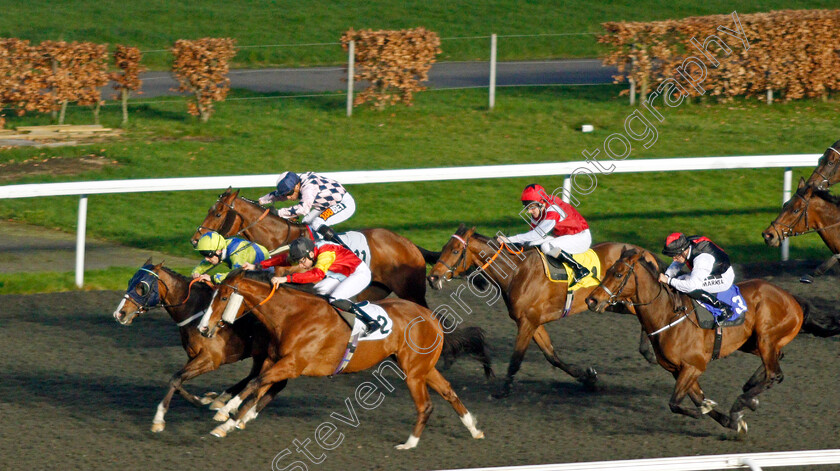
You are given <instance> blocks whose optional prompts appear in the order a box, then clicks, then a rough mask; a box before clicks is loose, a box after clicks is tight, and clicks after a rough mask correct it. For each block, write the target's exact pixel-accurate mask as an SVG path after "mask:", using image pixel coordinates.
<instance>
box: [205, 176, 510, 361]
mask: <svg viewBox="0 0 840 471" xmlns="http://www.w3.org/2000/svg"><path fill="white" fill-rule="evenodd" d="M207 231H216V232H218V233H220V234H222V235H223V236H225V237H232V236H237V237H240V236H244V237H245V238H246V239H248V240H250V241H252V242H256V243H258V244H260V245H262V246H264V247H267V248H268V249H269V250H271V249H274V248H277V247H281V246H283V245H286V244H288V243H290V242H291V241H293V240H295V239H297V238H299V237H302V236H307V237H311V236H312V234H311V232H310V231H309V229H308V228H307V226H306V225H304V224H296V223H293V222H290V221H289V220H287V219H285V218H281V217H279V216H277V215H276V214H274V213H272V212H271V211H269V210H268V209H265V208H263V207H262V206H260V205H259V203H257V202H255V201H252V200H249V199H247V198H243V197H241V196H239V190H237V191H232V190H231V189H230V188H228V189H227V191H225V192H224V193H222V194H221V195H220V196H219V199H218V200H217V201H216V203H215V204H214V205H213V206H212V207H211V208H210V210H209V211H208V212H207V217H205V218H204V222H202V223H201V225H200V226H199V227H198V229H196V231H195V234H193V236H192V239H191V242H192V244H193V245H195V244H196V243H197V242H198V239H199V238H200V237H201V235H202V234H204V233H205V232H207ZM359 232H361V233H362V234H364V235H365V237H366V238H367V241H368V245H369V246H370V252H371V253H370V254H369V260H365V261H366V262H369V263H368V265H369V266H370V271H371V283H370V286H368V288H366V289H365V290H364V291H362V292H361V293H360V294H359V295H358V296H357V298H358V300H359V301H365V300H368V301H374V300H378V299H383V298H385V297H387V296H388V294H390V293H391V292H393V293H394V294H395V295H397V296H399V297H400V298H403V299H408V300H409V301H414V302H415V303H417V304H419V305H421V306H423V307H427V306H428V305H427V304H426V283H425V276H426V263H427V262H428V263H430V264H433V263H435V262H436V261H437V257H438V255H439V253H438V252H430V251H428V250H426V249H423V248H422V247H418V246H416V245H414V244H413V243H412V242H411V241H410V240H408V239H406V238H405V237H402V236H400V235H398V234H395V233H394V232H391V231H389V230H387V229H364V230H361V231H359ZM357 255H360V258H362V259H363V260H364V259H365V258H364V255H365V254H357ZM458 329H459V330H461V329H463V330H467V331H469V332H466V333H464V335H462V336H461V337H460V338H463V339H469V340H468V343H467V344H465V345H459V346H458V347H459V351H460V352H462V353H466V354H469V355H471V356H473V357H474V358H476V360H478V361H479V362H480V363H481V365H482V367H483V368H484V374H485V376H487V377H488V378H490V377H493V376H494V374H493V369H492V366H491V359H490V353H489V351H488V348H487V346H486V345H485V343H484V332H483V330H481V329H480V328H478V327H469V326H459V327H458ZM454 347H455V346H454V345H453V344H451V343H447V345H446V346H445V348H444V351H443V358H444V360H445V361H446V364H447V365H448V364H451V363H452V362H453V361H454V360H455V354H454V353H453V352H454V351H455V349H454Z"/></svg>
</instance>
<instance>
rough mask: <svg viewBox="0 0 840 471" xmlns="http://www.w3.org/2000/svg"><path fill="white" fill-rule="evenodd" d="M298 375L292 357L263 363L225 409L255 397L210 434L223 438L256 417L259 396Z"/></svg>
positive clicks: (220, 410) (223, 409)
mask: <svg viewBox="0 0 840 471" xmlns="http://www.w3.org/2000/svg"><path fill="white" fill-rule="evenodd" d="M299 375H300V373H299V372H298V369H297V368H296V366H295V359H294V357H291V356H287V357H283V358H281V359H280V360H279V361H277V362H276V363H272V362H270V361H268V360H267V361H265V362H264V363H263V368H262V372H261V373H260V375H259V376H257V377H256V378H254V379H253V380H251V382H249V383H248V385H247V386H245V389H244V390H242V392H241V393H239V395H237V396H236V397H234V398H233V399H231V400H230V401H229V402H228V403H227V404H225V408H228V407H229V406H230V405H231V403H233V402H234V401H235V400H237V399H239V402H240V403H241V401H242V400H244V399H246V398H248V397H249V396H250V395H251V394H252V393H257V395H256V397H255V398H253V399H252V400H249V401H248V403H247V404H246V406H247V407H242V408H240V410H239V413H238V415H237V418H236V419H232V418H228V419H227V421H225V423H223V424H221V425H219V426H218V427H216V428H214V429H213V430H212V431H211V432H210V434H211V435H213V436H215V437H219V438H222V437H225V436H227V434H228V432H230V431H231V430H233V428H234V427H236V426H237V425H238V424H239V422H240V421H242V423H245V422H247V421H248V420H251V419H253V418H254V417H256V415H257V410H256V408H255V407H254V406H255V405H256V404H257V402H258V401H259V399H260V397H261V395H264V394H265V393H266V391H268V390H269V389H270V388H271V386H272V385H274V384H276V383H279V382H281V381H285V380H288V379H291V378H296V377H298V376H299ZM238 405H239V404H237V406H238ZM225 408H222V409H219V412H222V411H225ZM225 412H226V413H229V412H230V410H229V409H228V410H227V411H225Z"/></svg>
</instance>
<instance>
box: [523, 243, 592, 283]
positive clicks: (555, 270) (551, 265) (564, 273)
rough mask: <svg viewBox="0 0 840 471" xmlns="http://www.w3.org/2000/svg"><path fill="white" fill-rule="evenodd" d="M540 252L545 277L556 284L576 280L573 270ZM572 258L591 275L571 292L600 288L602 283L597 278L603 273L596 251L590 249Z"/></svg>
mask: <svg viewBox="0 0 840 471" xmlns="http://www.w3.org/2000/svg"><path fill="white" fill-rule="evenodd" d="M538 251H539V253H540V258H541V259H542V262H543V267H544V268H545V276H547V277H548V279H549V280H551V281H553V282H554V283H568V281H569V280H572V279H574V276H575V272H574V271H573V270H572V269H571V268H569V267H567V266H566V265H565V264H563V263H560V261H559V260H557V259H556V258H554V257H547V256H546V255H545V254H544V253H543V252H542V250H538ZM572 258H574V259H575V260H576V261H577V262H578V263H580V264H581V265H583V266H584V267H586V268H588V269H589V272H590V274H589V276H587V277H586V278H584V279H582V280H580V281H578V282H577V283H575V284H574V285H572V286H570V287H569V291H576V290H579V289H580V288H588V287H590V286H598V285H599V284H600V283H601V282H600V280H598V278H597V277H598V275H599V274H600V272H601V260H600V259H599V258H598V254H597V253H595V251H594V250H592V249H589V250H587V251H586V252H583V253H577V254H574V255H572Z"/></svg>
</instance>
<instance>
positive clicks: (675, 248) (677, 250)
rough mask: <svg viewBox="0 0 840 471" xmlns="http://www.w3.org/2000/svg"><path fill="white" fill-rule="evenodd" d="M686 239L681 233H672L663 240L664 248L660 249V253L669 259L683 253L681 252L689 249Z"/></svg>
mask: <svg viewBox="0 0 840 471" xmlns="http://www.w3.org/2000/svg"><path fill="white" fill-rule="evenodd" d="M689 245H691V244H689V242H688V238H686V236H685V234H683V233H682V232H674V233H673V234H671V235H669V236H668V237H666V238H665V247H663V248H662V253H663V254H664V255H667V256H669V257H674V256H677V255H679V254H681V253H683V250H685V249H687V248H688V247H689Z"/></svg>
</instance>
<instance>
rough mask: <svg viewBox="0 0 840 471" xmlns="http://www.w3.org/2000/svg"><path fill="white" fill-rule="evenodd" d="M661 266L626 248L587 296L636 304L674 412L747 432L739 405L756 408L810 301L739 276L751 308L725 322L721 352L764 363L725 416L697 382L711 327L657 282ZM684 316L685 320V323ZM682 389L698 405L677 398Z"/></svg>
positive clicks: (775, 378)
mask: <svg viewBox="0 0 840 471" xmlns="http://www.w3.org/2000/svg"><path fill="white" fill-rule="evenodd" d="M659 273H660V271H659V270H658V268H657V267H656V266H655V265H653V264H651V263H650V262H648V261H647V260H646V259H644V258H643V253H642V252H639V251H638V250H635V249H628V250H624V251H623V252H622V253H621V257H620V258H619V259H618V260H617V261H616V262H615V263H614V264H613V265H612V267H610V268H609V269H608V270H607V272H606V273H605V274H604V278H603V280H602V281H601V285H600V286H598V287H597V288H595V290H593V291H592V293H591V294H590V295H589V297H588V298H586V303H587V305H588V306H589V309H591V310H593V311H596V312H603V311H604V310H605V309H606V308H608V307H610V306H615V305H619V304H631V305H632V306H634V307H635V309H636V317H637V318H638V319H639V322H640V323H641V324H642V328H643V329H644V330H645V332H647V333H648V335H649V336H650V337H651V343H652V344H653V349H654V351H655V352H656V358H657V359H658V360H659V364H660V365H661V366H662V367H663V368H665V369H666V370H668V371H669V372H671V374H673V375H674V378H675V379H676V385H675V386H674V393H673V395H672V396H671V400H670V402H669V406H670V408H671V411H672V412H674V413H677V414H684V415H687V416H689V417H693V418H700V417H701V416H702V415H704V414H708V415H709V416H710V417H712V418H713V419H714V420H715V421H717V422H718V423H719V424H720V425H722V426H723V427H726V428H730V429H732V430H737V432H738V433H739V434H745V433H746V432H747V423H746V421H745V420H744V408H745V407H748V408H750V409H751V410H753V411H754V410H755V409H756V408H757V407H758V398H757V396H758V395H759V394H760V393H762V392H764V391H765V390H767V389H769V388H770V387H771V386H773V384H774V383H780V382H781V381H782V379H783V378H784V375H783V373H782V370H781V368H780V367H779V360H780V359H781V358H782V352H781V349H782V347H784V346H785V345H787V344H788V343H789V342H790V341H791V340H793V338H794V337H796V334H797V333H799V329H800V327H801V326H802V322H803V317H804V315H805V314H804V312H803V305H805V306H807V304H804V301H803V302H802V303H800V302H799V300H798V299H796V298H794V296H792V295H791V294H789V293H788V292H786V291H785V290H783V289H781V288H779V287H777V286H774V285H772V284H770V283H768V282H766V281H764V280H749V281H744V282H741V283H738V287H739V288H740V289H741V296H742V297H743V298H744V299H745V300H746V302H747V306H748V311H747V312H746V313H745V314H744V315H745V316H746V319H745V320H744V323H743V324H741V325H738V326H731V327H725V328H723V336H722V339H721V343H720V352H719V354H720V358H723V357H725V356H727V355H729V354H730V353H732V352H734V351H735V350H741V351H743V352H747V353H752V354H753V355H757V356H759V357H760V358H761V361H762V366H760V367H759V368H758V369H757V370H756V372H755V373H754V374H753V375H752V377H750V379H749V380H748V381H747V382H746V384H744V387H743V394H741V395H740V396H738V397H737V398H736V399H735V402H734V403H733V404H732V408H731V409H730V410H729V414H728V415H727V414H724V413H721V412H719V411H718V410H716V409H715V406H717V404H716V403H715V402H714V401H712V400H710V399H707V398H706V396H705V394H704V393H703V390H702V389H700V384H699V383H698V378H699V377H700V375H702V374H703V372H704V371H705V370H706V366H707V365H708V363H709V362H710V361H711V360H712V358H713V352H714V350H715V348H714V343H715V330H714V329H702V328H700V327H699V326H698V325H697V324H696V322H695V319H694V317H692V316H691V313H692V312H693V309H692V308H691V299H690V298H689V297H688V296H686V295H685V294H682V293H679V292H677V291H676V290H674V289H673V288H671V287H670V286H667V285H664V284H662V283H659V281H658V274H659ZM806 309H807V308H806ZM686 319H688V320H689V322H683V321H684V320H686ZM686 394H687V395H688V396H689V397H690V398H691V400H692V401H693V402H694V405H695V406H696V407H695V408H687V407H684V406H682V405H680V403H681V402H682V401H683V399H685V396H686Z"/></svg>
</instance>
